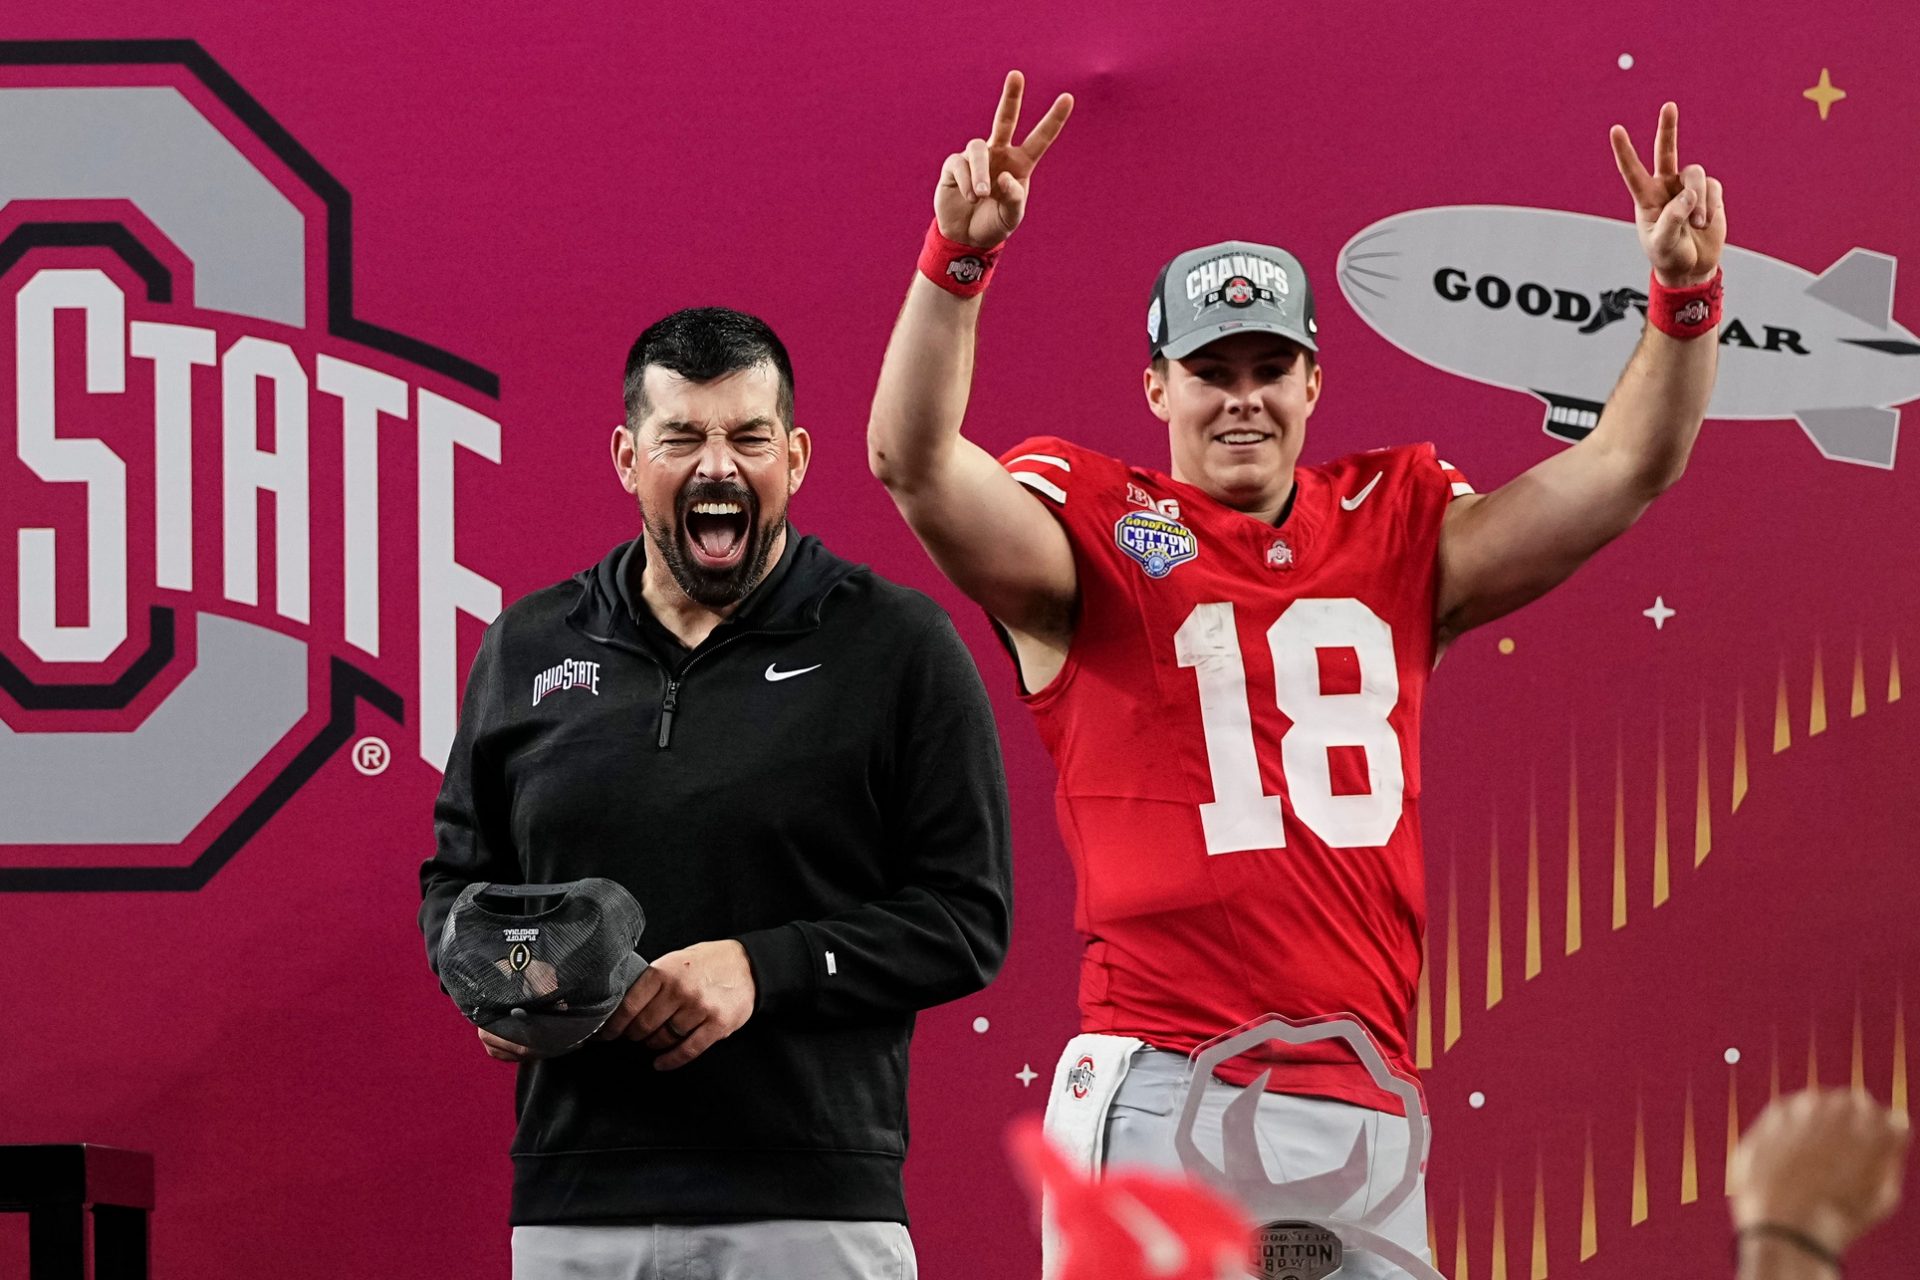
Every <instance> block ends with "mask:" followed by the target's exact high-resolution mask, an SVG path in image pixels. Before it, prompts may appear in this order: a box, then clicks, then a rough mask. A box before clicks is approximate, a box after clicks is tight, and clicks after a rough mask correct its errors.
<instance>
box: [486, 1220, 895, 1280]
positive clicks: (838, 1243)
mask: <svg viewBox="0 0 1920 1280" xmlns="http://www.w3.org/2000/svg"><path fill="white" fill-rule="evenodd" d="M919 1274H920V1270H919V1266H918V1264H917V1263H916V1262H915V1261H914V1256H913V1241H912V1240H911V1239H909V1238H908V1237H907V1229H906V1227H904V1226H902V1225H901V1224H900V1223H898V1222H837V1221H826V1220H816V1219H804V1218H782V1219H774V1220H771V1221H766V1222H715V1223H708V1224H696V1225H681V1224H672V1225H665V1224H663V1225H657V1226H649V1227H515V1228H514V1229H513V1280H767V1278H769V1277H779V1280H917V1277H918V1276H919Z"/></svg>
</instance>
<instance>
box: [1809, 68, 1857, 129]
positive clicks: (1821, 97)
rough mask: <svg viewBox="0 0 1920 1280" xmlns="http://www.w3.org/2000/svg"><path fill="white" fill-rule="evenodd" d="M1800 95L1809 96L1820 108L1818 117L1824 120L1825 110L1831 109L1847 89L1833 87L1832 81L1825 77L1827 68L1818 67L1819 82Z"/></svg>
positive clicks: (1844, 95) (1845, 94) (1845, 93)
mask: <svg viewBox="0 0 1920 1280" xmlns="http://www.w3.org/2000/svg"><path fill="white" fill-rule="evenodd" d="M1800 96H1801V97H1803V98H1811V99H1812V100H1813V101H1814V103H1815V104H1816V105H1818V106H1819V108H1820V118H1821V119H1822V120H1825V119H1826V118H1827V112H1829V111H1831V110H1833V104H1834V103H1836V102H1838V101H1840V99H1842V98H1844V97H1846V96H1847V91H1846V90H1845V89H1836V88H1834V87H1833V81H1831V80H1829V79H1827V69H1826V68H1825V67H1822V68H1820V83H1819V84H1817V85H1815V86H1813V88H1811V89H1808V90H1806V91H1805V92H1804V93H1802V94H1801V95H1800Z"/></svg>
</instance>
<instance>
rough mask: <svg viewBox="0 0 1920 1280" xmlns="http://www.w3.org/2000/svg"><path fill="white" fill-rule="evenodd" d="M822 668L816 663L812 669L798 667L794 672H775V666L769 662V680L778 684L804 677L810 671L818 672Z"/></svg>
mask: <svg viewBox="0 0 1920 1280" xmlns="http://www.w3.org/2000/svg"><path fill="white" fill-rule="evenodd" d="M820 667H821V664H820V663H818V662H816V663H814V664H813V665H812V666H810V667H796V668H795V669H793V670H792V671H775V670H774V669H773V668H774V664H773V663H771V662H769V663H768V664H767V679H768V680H769V681H771V682H774V683H778V682H779V681H781V680H791V679H793V678H794V677H795V676H803V675H805V674H807V672H809V671H818V670H819V669H820Z"/></svg>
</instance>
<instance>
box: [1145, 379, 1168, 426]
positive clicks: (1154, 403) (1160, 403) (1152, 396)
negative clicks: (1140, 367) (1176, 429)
mask: <svg viewBox="0 0 1920 1280" xmlns="http://www.w3.org/2000/svg"><path fill="white" fill-rule="evenodd" d="M1141 380H1142V382H1141V389H1142V390H1143V391H1145V392H1146V393H1147V408H1149V409H1151V410H1153V416H1154V417H1156V418H1158V419H1160V421H1162V422H1168V421H1171V420H1172V417H1173V410H1171V409H1169V408H1168V407H1167V380H1166V379H1165V378H1163V377H1161V376H1160V373H1159V371H1158V370H1157V369H1155V368H1154V367H1153V366H1152V365H1148V366H1147V367H1146V371H1145V372H1144V373H1143V374H1141Z"/></svg>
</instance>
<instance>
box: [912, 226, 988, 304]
mask: <svg viewBox="0 0 1920 1280" xmlns="http://www.w3.org/2000/svg"><path fill="white" fill-rule="evenodd" d="M1005 247H1006V242H1005V241H1004V240H1003V241H1001V242H1000V243H999V244H997V245H995V246H993V248H991V249H982V248H980V247H979V246H977V245H971V244H961V243H960V242H959V241H958V240H949V239H947V238H946V237H945V236H943V235H941V234H940V223H939V222H938V220H936V221H935V222H934V223H933V225H931V226H929V227H928V228H927V243H926V245H925V246H924V247H923V248H922V249H921V250H920V274H921V275H923V276H925V277H926V278H927V279H929V280H931V281H933V282H934V283H935V284H937V285H939V286H940V287H941V288H942V289H945V290H946V291H947V292H948V293H951V294H954V295H956V296H958V297H962V298H971V297H975V296H976V295H978V294H980V293H982V292H984V291H985V290H986V287H987V281H989V280H991V279H993V264H994V263H996V262H998V261H999V260H1000V250H1002V249H1003V248H1005Z"/></svg>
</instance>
